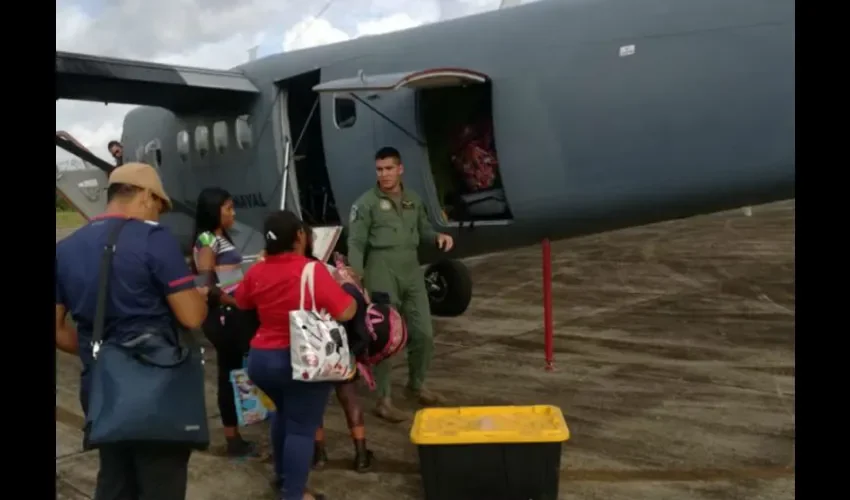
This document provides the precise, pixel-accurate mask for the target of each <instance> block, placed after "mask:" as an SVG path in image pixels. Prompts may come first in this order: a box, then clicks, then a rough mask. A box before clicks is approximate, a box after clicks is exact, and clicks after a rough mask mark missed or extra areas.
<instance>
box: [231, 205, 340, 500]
mask: <svg viewBox="0 0 850 500" xmlns="http://www.w3.org/2000/svg"><path fill="white" fill-rule="evenodd" d="M308 231H309V228H307V227H306V226H305V225H304V223H303V222H302V221H301V220H300V219H299V218H298V217H297V216H296V215H295V214H293V213H292V212H290V211H288V210H284V211H280V212H275V213H273V214H271V215H269V216H268V218H267V219H266V222H265V225H264V229H263V234H264V235H265V239H266V252H265V259H264V260H262V261H260V262H258V263H257V264H255V265H254V266H253V267H252V268H251V269H249V270H248V272H247V273H245V279H244V280H243V281H242V284H241V285H240V286H239V288H238V289H237V290H236V294H235V298H236V301H237V303H238V304H239V307H240V308H243V309H246V310H256V311H257V314H258V316H259V320H260V327H259V329H258V330H257V334H256V335H255V336H254V338H253V339H252V340H251V350H250V353H249V355H248V376H249V377H251V380H253V381H254V384H256V385H257V387H259V388H260V390H262V391H263V392H264V393H265V394H266V395H267V396H268V397H269V398H270V399H271V400H272V401H273V402H274V404H275V407H276V410H277V411H275V412H274V414H273V416H272V421H271V441H272V448H273V456H274V470H275V478H276V486H277V488H278V490H279V495H280V497H279V498H280V499H281V500H323V499H324V498H325V497H324V495H319V494H312V493H309V492H307V477H308V476H309V474H310V465H311V462H312V458H313V442H314V437H315V434H316V430H317V429H318V428H319V426H320V425H321V423H322V416H323V415H324V413H325V407H326V406H327V403H328V396H329V395H330V392H331V390H332V389H333V384H332V383H328V382H302V381H299V380H294V379H293V376H292V364H291V361H290V353H289V348H290V334H289V313H290V312H291V311H295V310H298V309H299V308H300V302H301V292H302V291H301V272H302V271H303V270H304V266H306V265H307V264H308V263H309V262H310V259H309V258H308V257H307V255H309V254H308V248H309V246H310V245H309V241H310V238H309V237H308V234H307V233H308ZM314 282H315V287H314V290H315V301H316V304H315V305H314V304H311V303H310V302H311V299H310V297H309V295H308V296H307V297H306V302H305V304H304V307H305V308H308V309H310V308H313V307H314V306H315V308H316V309H320V310H325V311H327V313H328V314H329V315H330V316H331V317H333V318H334V319H336V320H337V321H341V322H344V321H348V320H350V319H351V318H352V317H354V313H355V312H356V310H357V303H356V302H355V300H354V299H353V298H352V297H351V296H350V295H349V294H348V293H346V292H345V291H344V290H343V289H342V287H341V286H340V285H339V284H338V283H337V282H336V281H334V278H333V277H332V276H331V273H330V271H328V269H327V268H326V267H325V266H315V271H314Z"/></svg>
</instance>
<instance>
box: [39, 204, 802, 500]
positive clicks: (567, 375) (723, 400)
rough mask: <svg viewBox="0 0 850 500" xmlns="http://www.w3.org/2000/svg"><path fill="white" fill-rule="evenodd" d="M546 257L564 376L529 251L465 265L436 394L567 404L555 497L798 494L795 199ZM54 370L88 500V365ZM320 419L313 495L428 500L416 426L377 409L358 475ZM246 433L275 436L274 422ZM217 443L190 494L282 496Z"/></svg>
mask: <svg viewBox="0 0 850 500" xmlns="http://www.w3.org/2000/svg"><path fill="white" fill-rule="evenodd" d="M61 236H62V235H61V234H60V231H59V230H57V238H59V237H61ZM552 255H553V273H554V278H553V283H554V284H553V291H554V294H553V295H554V322H555V349H556V353H555V371H554V372H546V371H544V369H543V366H544V356H543V328H542V305H541V303H542V301H541V296H542V291H541V279H540V275H541V272H540V249H539V248H537V247H532V248H526V249H522V250H517V251H513V252H507V253H503V254H497V255H490V256H484V257H476V258H473V259H469V261H468V265H469V267H470V269H471V272H472V275H473V280H474V282H475V297H474V299H473V302H472V304H471V306H470V308H469V311H468V312H467V313H466V314H465V315H464V316H463V317H461V318H455V319H440V320H436V325H435V330H436V335H437V339H436V341H437V355H436V356H435V360H434V363H433V366H432V369H431V378H430V383H431V386H432V388H434V389H436V390H439V391H442V392H443V393H444V394H445V395H446V396H448V397H449V398H450V399H451V402H452V403H453V404H455V405H458V406H461V405H481V404H498V405H508V404H510V405H514V404H552V405H557V406H559V407H560V408H561V409H562V410H563V413H564V415H565V418H566V421H567V424H568V425H569V427H570V431H571V434H572V437H571V439H570V440H569V441H568V442H567V443H565V444H564V446H563V451H562V460H561V476H560V477H561V483H560V496H559V498H561V499H575V500H579V499H582V500H591V499H599V500H603V499H604V500H674V499H675V500H683V499H705V500H709V499H724V500H731V499H748V500H751V499H752V500H757V499H764V500H786V499H792V498H794V480H795V479H794V475H795V465H794V433H795V431H794V428H795V427H794V425H795V424H794V395H795V388H794V307H795V306H794V304H795V295H794V203H793V202H785V203H779V204H773V205H767V206H760V207H754V208H753V215H752V217H746V216H744V215H743V214H742V212H741V211H740V210H737V211H732V212H727V213H722V214H715V215H711V216H705V217H698V218H693V219H687V220H681V221H674V222H668V223H664V224H657V225H652V226H647V227H642V228H636V229H629V230H624V231H619V232H615V233H609V234H605V235H597V236H592V237H587V238H581V239H575V240H569V241H562V242H558V243H555V244H553V246H552ZM209 352H210V358H211V359H210V360H209V362H208V363H207V367H208V368H209V370H208V380H209V382H208V385H207V401H208V407H209V416H210V422H211V425H212V427H213V433H214V439H217V440H219V441H221V440H222V438H221V435H220V433H218V432H216V429H217V428H218V427H219V425H220V424H219V422H218V418H217V417H218V415H217V410H216V409H215V392H214V391H215V383H214V379H215V375H214V374H215V370H214V362H215V361H214V356H213V354H212V350H209ZM396 364H397V367H396V370H395V382H396V388H395V389H396V390H398V391H399V393H400V392H401V388H402V386H403V383H404V381H405V373H404V372H405V369H404V360H403V359H398V360H396ZM57 371H58V387H57V399H56V403H57V407H58V408H57V418H56V469H57V490H58V492H59V498H60V499H65V500H77V499H88V498H91V495H92V491H93V489H94V479H95V474H96V472H97V456H96V455H95V454H94V453H92V452H82V451H81V449H80V432H79V428H80V426H81V423H82V417H81V412H80V409H79V404H78V403H77V399H76V392H77V388H78V384H79V374H78V361H77V360H75V359H73V358H71V357H70V356H65V355H60V358H59V363H58V366H57ZM361 394H362V395H363V399H364V405H366V406H367V407H371V406H372V404H373V397H372V396H371V395H370V394H369V391H368V390H367V389H366V388H365V387H364V388H362V389H361ZM408 407H409V408H411V409H413V407H412V406H408ZM326 426H327V433H328V440H329V453H330V456H331V463H330V464H329V467H328V468H327V469H326V470H324V471H321V472H317V473H313V474H312V476H311V484H312V485H313V486H315V487H316V488H317V489H319V490H320V491H323V492H325V493H327V494H328V495H329V498H331V499H333V500H342V499H366V498H369V499H373V500H407V499H411V500H412V499H419V498H423V496H422V492H421V482H420V479H419V475H418V468H417V455H416V449H415V447H414V446H413V445H411V444H410V442H409V437H408V435H409V430H410V424H409V423H407V424H399V425H388V424H385V423H383V422H381V421H378V420H377V419H375V418H370V417H369V416H367V434H368V438H369V441H370V446H371V447H372V448H373V450H374V451H375V454H376V456H377V463H376V467H375V471H374V472H371V473H368V474H362V475H361V474H356V473H354V472H352V471H350V470H348V469H349V464H350V460H351V458H352V456H353V452H352V449H351V445H350V443H349V441H348V438H347V430H346V426H345V420H344V417H343V415H342V412H341V410H340V408H339V406H338V404H337V403H336V401H332V402H331V405H330V407H329V409H328V415H327V418H326ZM245 434H246V435H248V436H251V437H253V438H255V439H259V440H261V441H263V442H266V441H267V439H266V434H267V428H266V427H265V426H264V425H258V426H254V427H251V428H248V429H247V430H246V432H245ZM220 447H221V444H220V442H219V443H217V444H216V446H214V447H213V449H211V450H210V451H209V452H205V453H196V454H194V455H193V458H192V462H191V468H190V486H189V494H188V498H189V499H191V500H234V499H245V498H251V499H264V498H267V499H272V498H274V496H273V494H272V492H271V490H270V489H269V486H268V479H269V477H270V471H271V465H270V464H269V463H267V462H263V461H232V460H227V459H225V458H223V457H221V456H220V455H219V454H220Z"/></svg>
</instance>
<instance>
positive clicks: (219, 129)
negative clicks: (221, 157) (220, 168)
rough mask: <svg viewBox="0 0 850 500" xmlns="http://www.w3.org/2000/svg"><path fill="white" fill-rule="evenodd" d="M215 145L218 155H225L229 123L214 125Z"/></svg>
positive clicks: (216, 123)
mask: <svg viewBox="0 0 850 500" xmlns="http://www.w3.org/2000/svg"><path fill="white" fill-rule="evenodd" d="M213 145H215V150H216V151H217V152H218V154H224V151H225V150H226V149H227V123H226V122H223V121H222V122H215V123H214V124H213Z"/></svg>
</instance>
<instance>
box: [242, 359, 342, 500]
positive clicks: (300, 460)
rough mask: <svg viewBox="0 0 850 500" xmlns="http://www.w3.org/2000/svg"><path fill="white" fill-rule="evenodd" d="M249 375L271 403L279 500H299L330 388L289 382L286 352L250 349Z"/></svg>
mask: <svg viewBox="0 0 850 500" xmlns="http://www.w3.org/2000/svg"><path fill="white" fill-rule="evenodd" d="M248 376H249V377H251V380H252V381H253V382H254V384H256V386H257V387H259V388H260V390H262V391H263V392H264V393H266V395H267V396H268V397H269V398H270V399H271V400H272V401H273V402H274V404H275V407H276V409H277V411H275V413H274V414H273V416H272V421H271V441H272V454H273V457H274V471H275V475H276V476H277V479H278V482H279V484H280V485H281V490H280V495H281V499H282V500H301V498H302V496H303V495H304V491H305V489H306V487H307V477H308V476H309V474H310V466H311V463H312V460H313V442H314V440H315V435H316V430H317V429H318V428H319V426H320V425H321V424H322V417H323V416H324V413H325V407H326V406H327V404H328V397H329V396H330V393H331V389H332V388H333V385H332V384H330V383H327V382H300V381H297V380H293V379H292V363H291V362H290V358H289V349H251V351H250V352H249V353H248Z"/></svg>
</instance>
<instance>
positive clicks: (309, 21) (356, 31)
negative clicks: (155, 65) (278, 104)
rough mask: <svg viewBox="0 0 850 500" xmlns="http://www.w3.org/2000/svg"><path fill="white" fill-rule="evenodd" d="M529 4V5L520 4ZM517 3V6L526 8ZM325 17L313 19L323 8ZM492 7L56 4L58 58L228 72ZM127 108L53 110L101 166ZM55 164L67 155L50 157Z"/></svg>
mask: <svg viewBox="0 0 850 500" xmlns="http://www.w3.org/2000/svg"><path fill="white" fill-rule="evenodd" d="M525 2H528V0H525ZM525 2H524V3H525ZM329 3H330V7H327V10H325V12H324V14H322V15H321V16H320V17H318V18H317V17H316V15H317V14H319V13H320V12H321V11H322V10H323V9H324V8H325V7H326V6H327V5H328V4H329ZM499 4H500V0H333V1H330V2H329V1H328V0H235V1H234V0H57V1H56V50H64V51H71V52H82V53H87V54H94V55H106V56H112V57H123V58H129V59H143V60H150V61H156V62H163V63H171V64H181V65H187V66H200V67H208V68H216V69H229V68H232V67H233V66H236V65H238V64H240V63H242V62H245V61H246V60H247V58H248V55H247V51H248V49H249V48H250V47H252V46H254V45H259V49H258V57H263V56H266V55H269V54H274V53H277V52H281V51H292V50H298V49H303V48H306V47H312V46H316V45H323V44H327V43H333V42H339V41H343V40H347V39H350V38H355V37H357V36H360V35H366V34H371V35H374V34H380V33H387V32H390V31H396V30H403V29H407V28H411V27H414V26H419V25H422V24H427V23H432V22H435V21H437V20H439V19H441V18H442V19H447V18H454V17H459V16H464V15H469V14H474V13H479V12H484V11H488V10H492V9H495V8H498V6H499ZM132 107H133V106H125V105H119V104H110V105H108V106H105V105H103V104H99V103H91V102H78V101H65V100H60V101H57V102H56V129H57V130H65V131H67V132H70V134H71V135H73V136H74V137H76V138H77V140H79V141H80V142H81V143H83V144H84V145H85V146H86V147H88V148H89V149H90V150H91V151H92V152H93V153H95V154H97V155H98V156H101V157H103V158H104V159H107V160H109V159H110V158H109V155H108V153H107V151H106V144H107V142H109V140H111V139H119V138H120V137H121V123H122V121H123V117H124V114H125V113H126V112H127V111H128V110H129V109H131V108H132ZM56 150H57V153H56V156H57V161H59V160H60V159H64V158H67V157H68V155H67V154H66V153H65V152H64V151H62V150H61V149H60V148H58V147H57V148H56Z"/></svg>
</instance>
